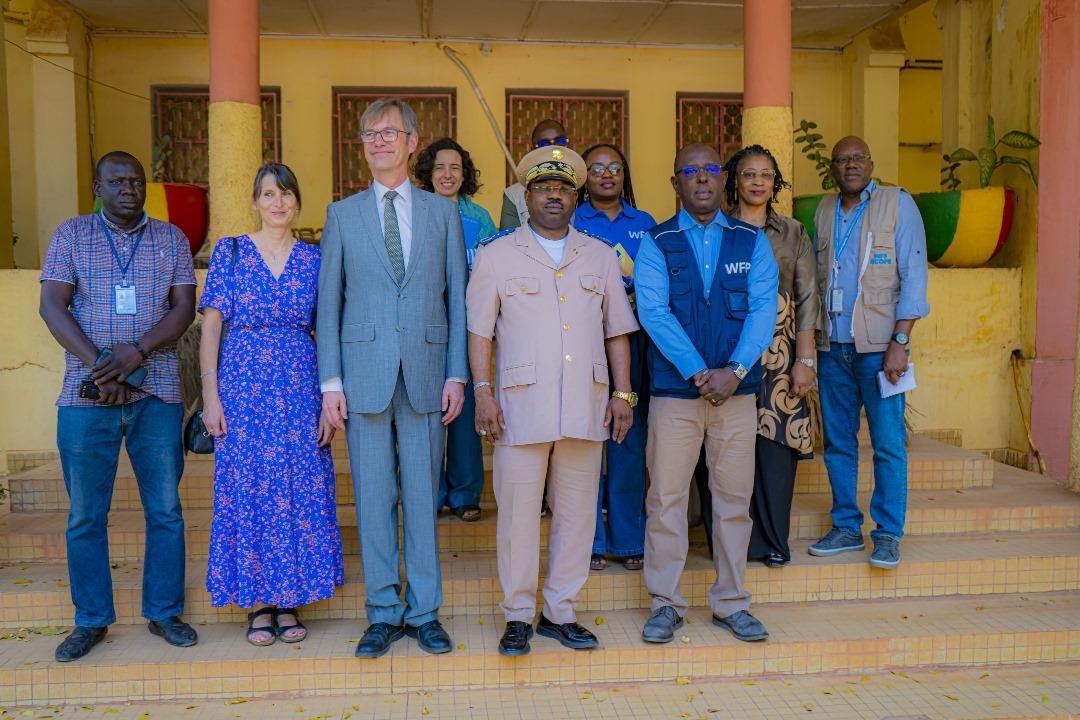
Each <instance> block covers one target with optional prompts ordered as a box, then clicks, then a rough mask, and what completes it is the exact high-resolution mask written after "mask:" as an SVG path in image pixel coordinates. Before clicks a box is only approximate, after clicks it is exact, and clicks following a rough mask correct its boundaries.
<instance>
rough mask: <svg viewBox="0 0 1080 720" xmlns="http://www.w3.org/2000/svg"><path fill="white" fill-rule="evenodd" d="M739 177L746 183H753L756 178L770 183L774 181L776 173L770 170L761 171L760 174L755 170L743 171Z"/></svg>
mask: <svg viewBox="0 0 1080 720" xmlns="http://www.w3.org/2000/svg"><path fill="white" fill-rule="evenodd" d="M739 177H741V178H742V179H743V180H745V181H746V182H754V181H755V180H757V179H758V178H761V179H762V180H763V181H764V182H772V181H773V180H775V179H776V173H774V172H773V171H772V170H762V171H761V172H758V171H757V170H743V171H741V172H740V173H739Z"/></svg>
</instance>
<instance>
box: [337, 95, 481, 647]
mask: <svg viewBox="0 0 1080 720" xmlns="http://www.w3.org/2000/svg"><path fill="white" fill-rule="evenodd" d="M360 127H361V134H360V136H361V139H362V140H363V141H364V157H365V158H366V159H367V163H368V167H369V168H370V169H371V174H372V176H373V178H374V181H373V182H372V184H371V186H370V187H369V188H368V189H367V190H364V191H363V192H359V193H357V194H355V195H353V196H351V197H348V198H345V199H344V200H340V201H338V202H335V203H331V204H330V206H329V207H328V208H327V211H326V225H325V226H324V227H323V234H322V266H321V268H320V270H319V305H318V320H317V324H316V340H317V343H318V355H319V380H320V382H321V383H322V390H323V409H324V411H325V412H326V413H327V415H328V417H329V418H330V421H331V423H333V424H334V426H335V427H337V428H339V429H344V430H345V438H346V440H347V442H348V445H349V463H350V466H351V468H352V478H353V489H354V491H355V493H356V516H357V522H358V523H359V527H360V561H361V564H362V566H363V570H364V586H365V590H366V592H367V599H366V603H365V606H366V609H367V617H368V621H369V622H370V625H369V626H368V629H367V630H366V631H365V632H364V636H363V637H362V638H361V639H360V642H359V644H358V645H357V647H356V655H357V657H378V656H380V655H383V654H385V653H386V652H387V651H389V649H390V645H391V644H392V643H393V642H394V641H395V640H397V639H399V638H400V637H401V636H402V635H405V634H408V635H409V636H410V637H415V638H416V639H417V641H418V642H419V644H420V647H421V648H422V649H424V650H426V651H427V652H430V653H444V652H449V651H450V649H451V643H450V636H449V635H448V634H447V633H446V631H445V630H444V629H443V627H442V625H440V624H439V619H438V611H439V604H440V603H441V602H442V579H441V576H440V573H439V557H438V547H437V544H436V536H435V514H436V511H437V508H436V505H435V499H436V494H437V491H438V487H439V470H440V468H441V467H442V457H443V444H444V442H445V438H446V434H445V426H446V425H448V424H449V423H450V422H451V421H452V420H453V419H454V418H455V417H457V415H458V414H459V413H460V412H461V405H462V401H463V398H464V384H465V382H466V380H467V379H468V360H467V357H466V349H465V348H466V329H465V284H466V282H467V279H468V270H467V267H466V264H465V244H464V242H463V241H462V232H461V220H460V219H459V217H458V211H457V207H456V206H455V205H454V204H453V203H452V202H450V201H449V200H447V199H446V198H443V197H440V196H438V195H434V194H432V193H429V192H425V191H423V190H420V189H419V188H415V187H413V186H412V185H411V184H410V182H409V175H408V163H409V156H410V155H411V154H412V153H413V152H415V150H416V146H417V143H418V142H419V137H418V135H417V129H418V128H417V122H416V115H415V114H414V113H413V111H412V108H410V107H409V105H408V104H407V103H405V102H404V101H402V100H399V99H397V98H381V99H379V100H377V101H375V102H373V103H372V104H371V105H369V106H368V108H367V109H366V110H365V111H364V114H363V116H362V117H361V118H360ZM395 447H396V453H397V455H396V457H395ZM399 497H400V500H401V510H402V514H403V516H404V526H405V532H404V542H405V547H404V558H405V573H406V576H407V578H408V584H407V586H406V589H405V599H404V602H402V598H401V585H402V582H401V576H400V574H399V572H398V510H397V505H398V499H399Z"/></svg>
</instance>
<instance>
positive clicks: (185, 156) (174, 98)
mask: <svg viewBox="0 0 1080 720" xmlns="http://www.w3.org/2000/svg"><path fill="white" fill-rule="evenodd" d="M259 101H260V105H261V107H262V151H263V153H262V154H263V162H271V161H274V162H281V88H279V87H263V88H262V89H261V92H260V94H259ZM150 108H151V110H150V112H151V124H152V126H153V132H154V138H153V140H154V160H153V168H152V170H151V176H152V177H153V179H154V180H155V181H156V182H182V183H194V184H195V185H201V186H203V187H206V186H207V185H208V184H209V182H210V140H209V125H210V120H209V114H210V87H209V86H207V85H169V86H165V85H155V86H153V87H151V88H150ZM254 172H255V171H254V169H252V173H254Z"/></svg>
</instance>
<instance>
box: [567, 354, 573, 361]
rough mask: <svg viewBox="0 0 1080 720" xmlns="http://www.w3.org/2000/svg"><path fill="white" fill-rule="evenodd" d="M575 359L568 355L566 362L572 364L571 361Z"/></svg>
mask: <svg viewBox="0 0 1080 720" xmlns="http://www.w3.org/2000/svg"><path fill="white" fill-rule="evenodd" d="M573 359H574V358H572V357H570V356H569V355H567V356H566V362H570V361H571V360H573Z"/></svg>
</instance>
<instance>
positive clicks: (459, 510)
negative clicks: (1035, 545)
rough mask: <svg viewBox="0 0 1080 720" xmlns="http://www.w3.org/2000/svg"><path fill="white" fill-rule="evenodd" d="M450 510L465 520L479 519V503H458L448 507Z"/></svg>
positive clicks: (473, 520) (474, 520)
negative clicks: (455, 505)
mask: <svg viewBox="0 0 1080 720" xmlns="http://www.w3.org/2000/svg"><path fill="white" fill-rule="evenodd" d="M450 512H452V513H454V515H456V516H457V517H458V518H459V519H461V520H463V521H465V522H476V521H477V520H479V519H480V506H479V505H458V506H457V507H455V508H450Z"/></svg>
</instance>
